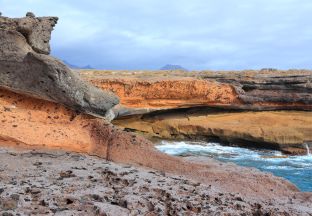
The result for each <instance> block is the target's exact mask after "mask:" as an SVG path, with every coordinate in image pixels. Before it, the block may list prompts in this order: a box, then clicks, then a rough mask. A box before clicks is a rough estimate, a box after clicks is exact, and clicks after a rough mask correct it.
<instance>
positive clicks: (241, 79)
mask: <svg viewBox="0 0 312 216" xmlns="http://www.w3.org/2000/svg"><path fill="white" fill-rule="evenodd" d="M80 73H81V76H82V77H83V78H84V79H86V80H89V81H91V82H92V83H93V84H94V85H96V86H98V87H99V88H103V89H110V90H111V91H113V92H114V93H115V94H117V95H118V96H119V97H120V99H121V105H123V107H122V109H121V108H120V109H119V110H118V109H116V112H117V113H118V112H119V113H118V114H119V115H120V116H123V115H129V114H137V113H140V112H141V113H148V112H153V111H155V110H167V109H173V108H175V109H177V108H185V107H200V106H201V107H218V108H222V109H225V110H229V109H236V110H253V111H258V110H261V111H263V110H305V111H311V110H312V94H311V93H312V86H311V83H312V71H299V70H298V71H250V72H247V71H242V72H205V71H203V72H200V71H198V72H174V71H173V72H172V71H161V72H159V71H137V72H127V71H117V72H112V71H91V70H84V71H81V72H80Z"/></svg>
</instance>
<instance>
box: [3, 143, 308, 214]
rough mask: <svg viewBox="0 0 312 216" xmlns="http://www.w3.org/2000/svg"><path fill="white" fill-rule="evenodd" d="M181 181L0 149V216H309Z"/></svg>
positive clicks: (300, 209)
mask: <svg viewBox="0 0 312 216" xmlns="http://www.w3.org/2000/svg"><path fill="white" fill-rule="evenodd" d="M293 199H294V197H293V198H291V197H289V200H288V202H287V203H279V202H278V200H276V201H274V203H272V201H270V200H268V201H266V202H254V201H251V200H250V199H248V198H245V197H243V196H242V195H241V194H239V193H220V192H218V191H216V190H214V188H213V186H211V185H205V184H201V183H199V182H195V181H192V180H189V179H186V178H184V177H182V176H174V175H167V174H165V173H164V172H159V171H155V170H151V169H145V168H140V167H134V166H130V165H126V164H116V163H113V162H109V161H106V160H103V159H100V158H98V157H93V156H86V155H81V154H77V153H69V152H62V151H41V150H40V151H39V150H15V149H12V148H3V147H1V148H0V209H1V210H0V213H1V214H2V215H150V216H151V215H312V206H311V207H310V206H307V205H306V204H302V205H301V204H300V203H293V201H292V200H293Z"/></svg>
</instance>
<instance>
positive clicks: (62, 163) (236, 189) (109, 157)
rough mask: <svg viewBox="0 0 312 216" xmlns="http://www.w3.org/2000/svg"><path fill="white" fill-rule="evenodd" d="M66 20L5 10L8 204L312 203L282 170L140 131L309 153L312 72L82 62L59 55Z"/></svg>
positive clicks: (2, 110) (256, 209)
mask: <svg viewBox="0 0 312 216" xmlns="http://www.w3.org/2000/svg"><path fill="white" fill-rule="evenodd" d="M57 21H58V19H57V18H56V17H35V15H34V14H32V13H27V15H26V17H23V18H16V19H15V18H14V19H12V18H8V17H3V16H0V36H1V40H0V124H1V127H0V146H1V150H0V154H1V157H0V160H1V163H0V179H1V181H0V207H1V208H0V209H1V211H2V212H1V213H2V214H3V215H12V214H13V215H14V214H17V213H19V214H20V215H32V214H41V215H43V214H51V215H72V214H75V215H164V214H166V215H185V214H187V215H311V214H312V207H311V201H312V200H311V199H312V194H311V193H303V192H300V191H299V190H298V189H297V188H296V187H295V186H294V185H293V184H291V183H290V182H288V181H286V180H284V179H282V178H279V177H275V176H273V175H271V174H267V173H262V172H259V171H257V170H255V169H250V168H242V167H239V166H236V165H233V164H226V163H221V162H217V161H214V160H208V161H205V162H204V161H196V160H185V159H182V158H178V157H173V156H169V155H166V154H163V153H161V152H159V151H158V150H157V149H155V148H154V144H153V143H152V142H151V141H149V140H148V139H145V138H144V137H142V136H140V135H139V134H137V133H133V132H138V131H140V132H146V133H149V134H150V135H151V136H158V137H166V138H175V139H176V138H190V139H194V138H200V137H205V138H210V137H218V138H220V139H223V140H227V141H228V142H232V141H233V142H235V143H236V142H238V141H244V143H245V142H246V141H248V142H250V143H255V142H256V143H257V144H259V145H260V147H267V146H269V147H274V148H281V149H283V150H284V151H285V152H286V151H288V152H289V153H297V154H302V153H303V151H304V150H303V149H304V147H303V144H307V146H309V145H310V142H311V127H310V126H309V125H310V123H311V112H310V109H311V72H310V71H295V72H291V71H288V72H281V73H283V74H284V75H285V76H284V77H282V78H280V77H279V76H278V77H276V75H277V74H278V73H275V72H274V73H273V72H272V74H270V73H267V72H260V73H258V72H253V73H251V74H250V73H246V72H243V73H238V74H237V73H229V75H224V74H223V73H216V74H214V75H213V77H211V76H212V75H211V74H210V73H209V72H198V74H197V75H196V76H195V75H194V74H196V73H190V74H189V75H186V74H183V73H181V72H175V71H173V72H171V71H167V72H163V73H162V74H159V73H153V72H112V71H109V72H107V71H106V72H105V71H95V72H94V71H79V72H77V71H72V70H70V69H69V68H67V66H66V65H65V64H63V63H62V62H61V61H59V60H57V59H56V58H54V57H52V56H50V55H49V52H50V46H49V40H50V37H51V31H52V30H53V27H54V25H55V24H56V22H57ZM116 73H118V75H116ZM220 74H221V75H220ZM222 74H223V75H222ZM273 74H275V75H273ZM294 74H298V75H294ZM126 75H127V76H126ZM163 76H168V77H166V78H164V77H163ZM233 76H234V78H233ZM259 76H260V77H259ZM230 77H231V78H230ZM233 80H234V81H233ZM247 80H248V82H247ZM246 82H247V84H246ZM92 83H93V84H94V85H93V84H92ZM251 83H254V88H251V87H250V85H252V84H251ZM274 83H275V84H274ZM96 86H97V87H96ZM215 109H217V110H215ZM220 109H221V110H220ZM289 109H291V110H295V111H285V110H289ZM256 110H261V111H265V110H266V111H267V110H274V112H273V111H270V112H261V113H258V112H255V111H256ZM276 110H284V111H280V112H276ZM246 111H248V112H246ZM112 119H114V121H113V122H110V120H112ZM116 125H117V126H116ZM118 125H120V126H123V127H119V126H118ZM243 126H244V127H243ZM129 131H132V132H129ZM264 144H265V146H264ZM12 148H14V149H12Z"/></svg>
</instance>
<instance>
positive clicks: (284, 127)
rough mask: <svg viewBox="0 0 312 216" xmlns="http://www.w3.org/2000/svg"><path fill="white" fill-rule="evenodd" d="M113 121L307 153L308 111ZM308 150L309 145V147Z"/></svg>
mask: <svg viewBox="0 0 312 216" xmlns="http://www.w3.org/2000/svg"><path fill="white" fill-rule="evenodd" d="M114 124H117V125H119V126H121V127H124V128H127V129H129V130H132V131H134V130H136V131H138V132H142V133H145V134H146V135H149V136H153V137H160V138H165V139H197V140H209V139H216V138H217V139H219V140H221V141H222V142H223V143H226V144H230V145H235V146H236V145H240V146H248V147H253V148H255V147H258V148H268V149H276V150H281V151H283V152H284V153H287V154H302V155H305V154H307V149H306V145H307V146H310V144H309V143H310V142H311V140H312V126H311V125H312V113H310V112H302V111H291V112H290V111H264V112H239V113H237V112H232V113H220V112H219V113H213V114H212V113H211V112H210V113H207V112H206V113H204V112H202V113H196V112H195V113H192V111H185V112H181V111H180V112H177V111H176V112H171V113H163V114H161V113H159V114H157V115H154V116H153V115H141V116H134V117H130V118H124V119H120V120H115V121H114ZM311 149H312V146H311Z"/></svg>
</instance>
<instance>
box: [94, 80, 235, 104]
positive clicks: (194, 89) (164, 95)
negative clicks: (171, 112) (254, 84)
mask: <svg viewBox="0 0 312 216" xmlns="http://www.w3.org/2000/svg"><path fill="white" fill-rule="evenodd" d="M90 81H91V82H92V83H93V84H94V85H95V86H97V87H99V88H102V89H108V90H111V91H112V92H114V93H115V94H117V95H118V96H119V97H120V103H121V104H122V105H124V106H125V107H130V108H163V109H168V108H181V107H193V106H204V105H206V106H208V105H210V106H212V105H213V106H218V105H222V106H229V105H232V104H240V101H239V99H238V95H237V93H236V92H235V90H234V88H233V87H232V86H231V85H228V84H221V83H218V82H213V81H207V80H200V79H194V78H175V79H156V80H155V79H154V80H153V79H151V80H146V79H139V78H105V77H103V78H100V79H91V80H90Z"/></svg>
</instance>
